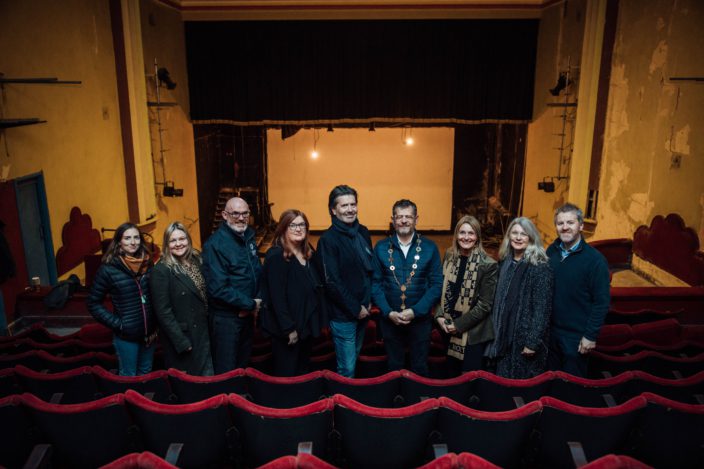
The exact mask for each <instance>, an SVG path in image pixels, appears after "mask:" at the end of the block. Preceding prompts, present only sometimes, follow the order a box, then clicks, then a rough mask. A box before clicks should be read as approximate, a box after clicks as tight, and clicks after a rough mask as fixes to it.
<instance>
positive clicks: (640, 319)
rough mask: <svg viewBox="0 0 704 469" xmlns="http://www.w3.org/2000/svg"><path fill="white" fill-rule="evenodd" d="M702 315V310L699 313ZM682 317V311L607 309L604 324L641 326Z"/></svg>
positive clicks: (703, 312)
mask: <svg viewBox="0 0 704 469" xmlns="http://www.w3.org/2000/svg"><path fill="white" fill-rule="evenodd" d="M701 313H702V314H703V315H704V310H703V311H702V312H701ZM683 315H684V310H683V309H678V310H676V311H662V310H656V309H639V310H636V311H623V310H620V309H614V308H611V309H609V312H608V313H607V315H606V318H605V320H604V323H605V324H631V325H634V324H643V323H648V322H654V321H659V320H662V319H677V320H679V318H680V317H681V316H683Z"/></svg>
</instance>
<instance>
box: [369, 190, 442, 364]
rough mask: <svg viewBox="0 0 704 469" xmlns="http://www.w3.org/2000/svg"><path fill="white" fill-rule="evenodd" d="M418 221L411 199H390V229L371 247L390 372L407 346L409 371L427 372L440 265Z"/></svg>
mask: <svg viewBox="0 0 704 469" xmlns="http://www.w3.org/2000/svg"><path fill="white" fill-rule="evenodd" d="M417 221H418V208H417V207H416V204H415V203H413V202H412V201H410V200H408V199H401V200H399V201H397V202H396V203H394V206H393V208H392V209H391V224H392V225H393V228H394V233H393V234H392V235H391V236H389V237H388V238H386V239H382V240H380V241H379V242H378V243H377V244H376V246H375V247H374V256H375V258H376V259H375V261H376V262H375V263H374V278H373V281H372V300H373V302H374V304H375V305H376V306H377V307H379V309H380V310H381V314H382V318H381V321H380V324H381V331H382V334H383V336H384V346H385V348H386V354H387V356H388V365H389V370H400V369H401V368H403V367H404V363H405V348H406V347H408V350H409V354H410V369H411V371H413V372H414V373H417V374H419V375H421V376H428V350H429V348H430V332H431V330H432V314H431V309H432V307H433V305H435V304H436V303H437V302H438V300H439V299H440V294H441V292H442V265H441V263H440V253H439V252H438V248H437V246H436V245H435V243H434V242H433V241H431V240H430V239H427V238H425V237H423V236H421V234H420V233H418V232H417V231H416V223H417Z"/></svg>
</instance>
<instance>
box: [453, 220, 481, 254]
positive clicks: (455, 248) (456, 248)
mask: <svg viewBox="0 0 704 469" xmlns="http://www.w3.org/2000/svg"><path fill="white" fill-rule="evenodd" d="M465 223H466V224H468V225H469V226H471V227H472V229H473V230H474V232H475V233H476V234H477V242H476V243H474V247H473V248H472V251H478V252H479V254H480V255H482V256H483V257H486V255H487V254H486V251H485V250H484V246H483V245H482V226H481V224H480V223H479V220H477V219H476V218H475V217H473V216H472V215H465V216H463V217H462V218H460V219H459V220H457V224H456V225H455V234H454V236H453V237H452V246H450V247H449V248H448V249H447V252H448V254H449V255H450V256H452V257H453V258H456V257H459V256H460V253H461V251H460V245H459V243H458V242H457V238H458V236H459V234H460V228H462V225H464V224H465Z"/></svg>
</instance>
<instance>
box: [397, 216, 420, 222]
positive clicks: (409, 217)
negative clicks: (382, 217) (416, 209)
mask: <svg viewBox="0 0 704 469" xmlns="http://www.w3.org/2000/svg"><path fill="white" fill-rule="evenodd" d="M415 219H416V216H415V215H394V220H399V221H401V220H415Z"/></svg>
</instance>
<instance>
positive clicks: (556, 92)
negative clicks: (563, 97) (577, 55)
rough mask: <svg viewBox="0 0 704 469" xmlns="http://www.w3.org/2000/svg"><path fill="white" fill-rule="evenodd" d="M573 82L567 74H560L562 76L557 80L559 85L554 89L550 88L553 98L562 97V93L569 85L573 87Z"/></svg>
mask: <svg viewBox="0 0 704 469" xmlns="http://www.w3.org/2000/svg"><path fill="white" fill-rule="evenodd" d="M571 84H572V81H571V80H570V79H569V77H568V74H567V73H560V76H559V77H558V78H557V83H556V84H555V87H554V88H550V89H549V90H548V91H549V92H550V94H551V95H553V96H560V92H561V91H562V90H564V89H565V88H567V86H568V85H571Z"/></svg>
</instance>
